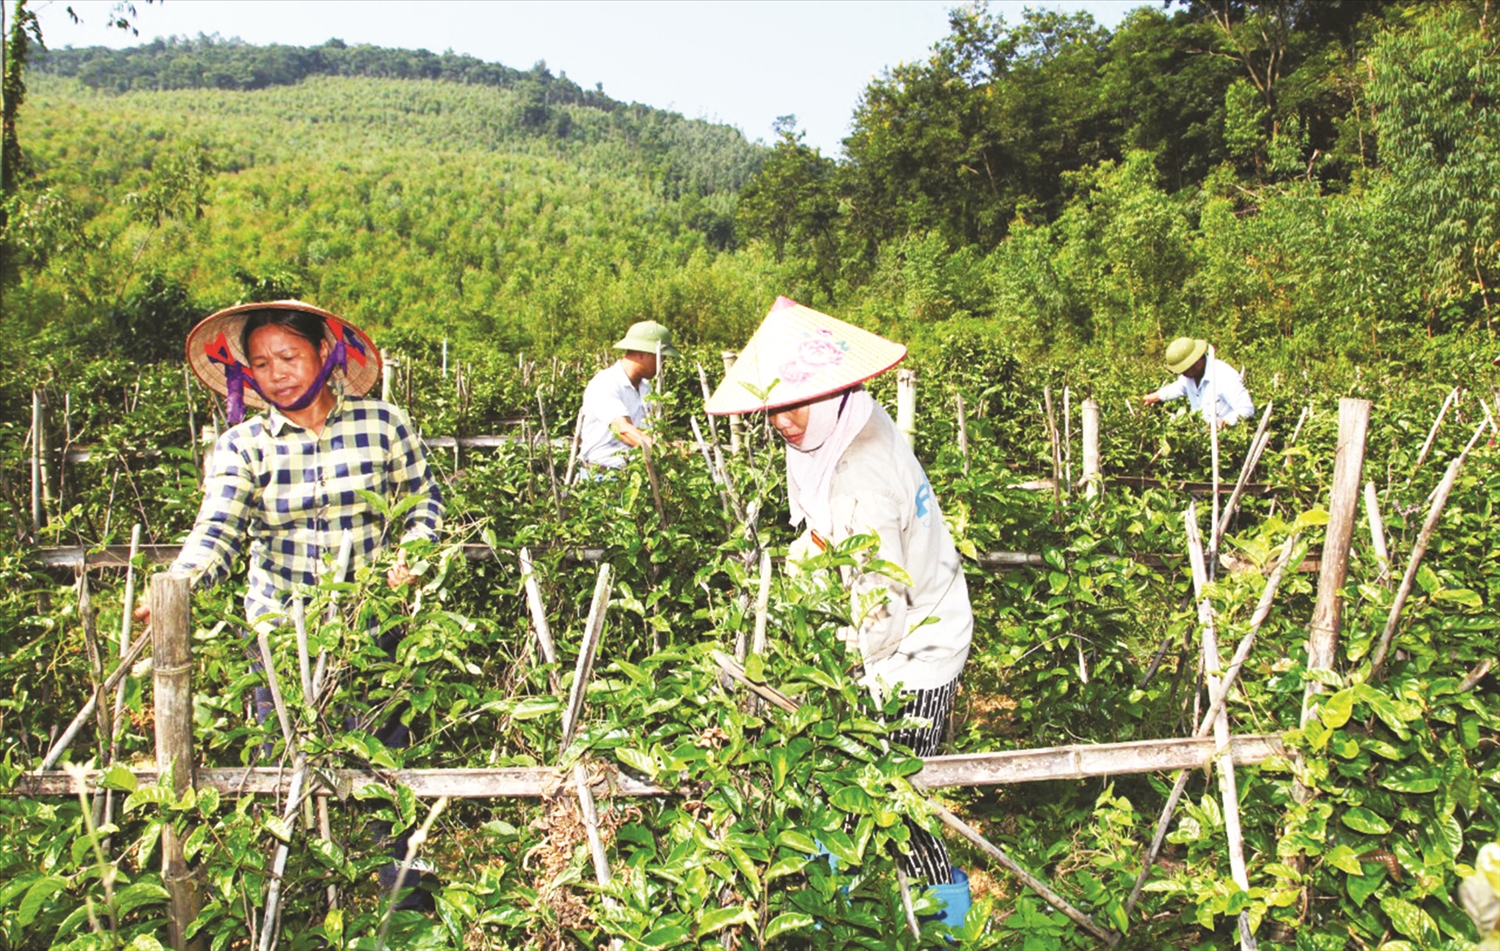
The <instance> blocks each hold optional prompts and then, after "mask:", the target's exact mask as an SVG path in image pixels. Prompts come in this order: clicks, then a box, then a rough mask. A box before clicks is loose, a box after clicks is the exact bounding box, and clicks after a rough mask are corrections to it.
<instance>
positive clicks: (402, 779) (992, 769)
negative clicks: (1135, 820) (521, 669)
mask: <svg viewBox="0 0 1500 951" xmlns="http://www.w3.org/2000/svg"><path fill="white" fill-rule="evenodd" d="M1230 751H1231V752H1232V753H1233V755H1234V761H1235V763H1236V764H1238V765H1243V766H1250V765H1254V764H1256V763H1263V762H1265V761H1266V760H1269V759H1271V758H1273V757H1276V756H1281V755H1283V754H1284V751H1283V748H1282V744H1281V737H1280V736H1279V735H1278V734H1251V735H1244V736H1236V737H1234V738H1233V741H1232V743H1231V744H1230ZM1213 754H1214V740H1213V738H1211V737H1201V738H1187V739H1181V738H1179V739H1169V740H1141V741H1138V742H1134V743H1107V744H1103V745H1097V746H1092V745H1088V744H1079V745H1075V746H1056V747H1050V748H1046V749H1037V750H1009V751H1006V752H1000V753H976V754H971V755H966V756H932V757H928V758H927V759H926V760H924V763H925V764H926V765H924V766H923V768H922V769H921V771H919V772H917V773H916V774H914V775H913V777H912V779H913V782H914V783H915V784H917V785H920V786H922V787H924V788H926V789H942V788H944V787H949V786H996V785H1003V784H1008V783H1033V782H1042V781H1045V780H1053V779H1087V778H1090V777H1093V776H1116V775H1125V774H1128V773H1152V772H1159V771H1162V770H1173V769H1193V768H1196V767H1199V766H1202V765H1203V764H1204V763H1206V762H1208V760H1209V759H1211V758H1212V757H1213ZM131 774H132V775H133V776H134V777H135V780H136V782H137V783H138V784H139V785H141V786H149V785H154V784H155V783H156V780H157V778H158V776H159V774H158V772H157V771H156V770H154V769H137V770H132V771H131ZM103 775H104V772H103V771H102V770H97V769H92V770H79V771H76V772H65V771H63V770H49V771H47V772H39V773H26V774H24V775H22V776H21V777H19V778H18V779H17V780H16V785H15V788H14V790H13V791H12V794H14V795H20V796H63V795H76V794H77V793H79V792H93V791H94V790H95V789H96V788H97V787H98V784H99V780H100V778H101V777H102V776H103ZM569 775H570V774H569V773H567V772H564V771H562V770H558V769H554V768H552V767H549V766H513V767H505V768H498V769H401V770H390V771H376V770H369V769H314V770H312V771H311V776H312V777H313V781H314V782H315V783H317V785H318V787H319V788H318V789H317V791H316V793H315V794H316V795H322V796H330V795H331V796H338V797H340V798H345V797H348V796H350V795H352V794H353V793H354V791H355V790H356V789H360V788H363V787H364V786H366V785H368V784H370V783H375V784H377V785H386V784H399V785H402V786H406V787H408V788H410V789H411V791H412V792H413V793H415V794H416V795H417V796H418V797H421V798H433V797H437V796H449V797H451V798H454V799H512V798H514V799H527V798H532V799H534V798H540V797H543V796H551V795H555V794H556V793H557V792H558V790H559V789H560V788H561V787H562V785H563V783H564V782H566V781H567V779H568V778H569ZM291 781H292V776H291V773H290V772H288V771H287V770H284V769H277V768H274V767H268V766H257V767H248V768H247V767H226V768H200V769H198V770H197V785H198V788H199V789H217V790H218V791H220V792H223V793H243V794H247V795H278V796H279V795H283V794H285V792H286V790H287V788H288V787H289V786H290V784H291ZM592 788H593V791H594V794H595V795H597V796H670V795H676V794H677V793H678V791H677V790H673V789H668V788H666V787H663V786H658V785H656V784H655V783H651V782H647V781H645V780H642V779H637V778H635V777H632V776H629V775H626V774H623V773H615V774H613V775H611V776H609V777H608V778H606V779H600V780H599V781H598V782H596V783H595V784H594V785H593V787H592Z"/></svg>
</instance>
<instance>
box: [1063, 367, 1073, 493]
mask: <svg viewBox="0 0 1500 951" xmlns="http://www.w3.org/2000/svg"><path fill="white" fill-rule="evenodd" d="M1062 445H1063V484H1064V485H1066V486H1067V487H1068V494H1069V495H1072V494H1073V404H1072V387H1070V386H1066V385H1064V386H1063V444H1062Z"/></svg>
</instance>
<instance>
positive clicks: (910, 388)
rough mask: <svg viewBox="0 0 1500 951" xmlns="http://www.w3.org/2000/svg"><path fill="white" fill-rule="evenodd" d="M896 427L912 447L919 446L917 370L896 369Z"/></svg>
mask: <svg viewBox="0 0 1500 951" xmlns="http://www.w3.org/2000/svg"><path fill="white" fill-rule="evenodd" d="M896 428H897V429H899V430H900V431H901V436H902V438H904V439H905V440H906V444H907V445H908V446H910V447H911V448H913V449H915V448H916V447H917V371H916V370H910V369H901V370H897V371H896Z"/></svg>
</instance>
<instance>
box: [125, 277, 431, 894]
mask: <svg viewBox="0 0 1500 951" xmlns="http://www.w3.org/2000/svg"><path fill="white" fill-rule="evenodd" d="M187 350H188V361H189V364H190V365H191V366H192V368H193V371H194V372H195V373H196V374H197V375H198V378H199V379H200V380H202V381H203V382H204V383H205V384H206V385H207V386H209V387H210V388H212V389H214V390H215V391H217V392H218V393H220V394H221V395H224V396H225V397H226V399H227V400H228V416H229V422H230V423H232V424H234V425H232V426H231V427H230V428H229V429H228V430H227V431H226V432H225V433H224V434H223V435H222V436H220V437H219V439H218V442H216V443H215V444H214V450H213V456H212V458H211V460H210V461H209V465H208V473H207V477H206V478H205V480H204V485H203V504H202V507H201V508H200V509H199V511H198V518H197V521H196V522H195V523H194V525H193V530H192V533H191V534H190V535H189V536H188V538H187V541H186V542H184V544H183V546H182V551H181V552H180V553H179V554H178V556H177V559H176V560H175V561H174V562H173V563H172V568H171V570H172V571H173V572H174V573H179V574H184V575H188V576H190V577H191V578H192V579H193V583H194V586H195V587H196V586H198V585H202V584H216V583H218V582H219V581H222V580H224V579H225V578H227V577H228V575H229V572H230V568H231V566H232V565H233V564H234V561H235V559H236V558H238V557H239V555H240V554H241V553H242V552H243V553H245V554H246V555H247V561H248V562H249V578H248V581H247V585H246V590H245V617H246V618H247V619H248V620H249V621H250V623H251V624H252V625H253V626H255V628H256V629H257V630H258V629H260V628H261V627H262V626H267V627H269V626H274V625H277V624H279V623H281V622H282V621H283V619H284V617H285V615H286V611H287V607H288V604H289V602H290V599H291V596H292V593H293V591H294V590H295V588H296V587H297V586H299V585H307V586H311V585H316V584H317V582H318V573H319V570H320V569H321V568H325V567H326V563H325V560H326V558H328V557H330V556H332V557H336V556H337V554H338V551H339V547H340V545H341V543H342V540H343V537H344V535H345V533H346V532H347V533H349V534H350V535H351V537H352V539H353V543H354V544H353V551H352V559H351V565H350V568H351V569H353V568H356V567H358V566H360V565H361V564H364V563H366V562H368V561H369V560H370V559H371V558H373V557H375V555H376V554H377V553H378V552H379V551H380V550H381V549H383V548H385V547H386V545H388V544H390V543H391V542H393V541H397V540H399V541H400V542H405V541H407V540H410V539H417V538H429V539H430V538H435V537H436V536H437V533H438V529H439V526H440V524H441V521H442V516H443V499H442V493H441V491H440V490H439V488H438V484H437V482H436V480H434V479H433V476H432V472H431V470H429V469H428V466H427V457H426V454H425V453H424V451H423V449H422V443H421V441H420V440H419V439H418V438H417V434H416V433H415V432H414V431H413V429H412V426H411V423H410V422H409V421H408V420H407V418H406V415H405V414H404V413H402V412H401V410H399V409H397V408H396V407H395V406H392V405H391V404H389V403H386V402H384V401H382V400H377V399H371V398H369V397H367V396H365V395H364V394H365V393H366V392H368V391H369V389H370V388H371V387H372V386H373V385H374V383H375V381H376V380H378V379H380V353H379V351H378V350H376V349H375V346H374V344H373V343H372V342H371V341H370V338H369V337H368V336H367V335H365V334H364V333H363V332H362V331H360V330H359V329H358V328H355V327H354V326H352V325H350V324H348V323H347V322H345V321H344V320H342V319H341V318H339V317H337V316H336V315H334V314H331V313H329V312H327V311H324V310H320V309H319V308H316V307H313V306H311V305H309V304H304V303H302V302H301V301H276V302H273V303H266V304H244V305H238V306H235V307H231V308H228V309H226V310H222V311H220V312H218V313H216V314H214V315H212V316H211V317H208V318H207V319H205V320H204V321H203V322H201V323H200V324H198V326H197V327H195V328H193V331H192V333H190V334H189V335H188V342H187ZM335 371H338V372H339V373H340V375H341V376H342V385H335V383H334V381H333V376H334V373H335ZM247 403H248V404H249V405H251V406H264V407H265V408H266V412H264V413H262V414H260V415H257V416H254V417H252V418H250V419H248V420H244V421H243V422H242V421H241V417H243V415H244V408H245V405H246V404H247ZM361 491H365V492H370V493H374V494H375V495H377V496H380V497H382V498H384V499H386V500H387V502H388V503H389V504H391V505H394V504H396V503H397V502H399V501H400V500H402V499H403V498H406V497H409V496H417V497H418V498H419V501H418V502H417V503H416V504H415V505H413V506H412V507H411V508H409V509H408V510H407V511H406V512H405V514H404V515H403V516H402V518H401V524H400V526H399V527H398V526H393V525H388V524H386V518H385V516H384V515H383V514H382V513H381V512H380V511H379V510H378V509H377V508H376V507H375V506H373V505H371V504H370V503H369V502H368V501H366V500H365V499H364V498H362V497H361V496H360V494H359V493H360V492H361ZM393 530H395V531H399V532H400V534H399V536H396V535H395V531H393ZM247 549H248V550H247ZM386 580H387V582H388V583H389V584H390V585H391V587H393V588H395V587H399V586H400V585H403V584H407V583H409V582H410V581H411V580H412V574H411V571H410V570H409V568H408V567H407V563H406V551H405V549H404V548H403V549H402V550H401V551H400V553H399V554H398V556H397V559H396V563H395V565H394V566H392V567H391V568H390V569H389V571H387V573H386ZM137 617H139V618H141V619H142V620H148V619H149V611H147V610H142V611H137ZM400 634H401V631H400V630H399V629H397V630H395V631H393V632H391V633H389V634H387V635H385V636H384V637H382V638H381V642H380V646H381V647H383V648H384V649H385V650H386V651H387V653H388V654H389V655H390V656H392V657H394V652H395V644H396V641H397V640H398V639H399V637H400ZM255 712H256V716H257V719H259V720H260V721H261V722H264V721H265V720H266V719H267V718H268V717H269V716H270V715H271V712H272V702H271V696H270V690H269V689H268V688H267V687H258V688H256V690H255ZM400 712H401V711H400V710H397V711H396V712H395V713H393V714H391V715H390V716H389V717H388V718H387V719H386V721H385V722H384V724H378V725H375V726H374V727H373V730H372V732H373V735H374V736H376V737H377V738H378V739H380V740H381V741H382V742H383V743H384V744H385V745H386V746H388V747H394V748H403V747H406V746H408V745H409V743H410V730H409V729H408V728H407V727H406V725H405V724H403V723H402V722H401V717H400ZM374 825H375V824H374V823H372V827H373V826H374ZM381 825H383V826H384V829H383V830H376V834H377V836H378V837H379V838H382V839H384V838H385V837H386V836H388V835H389V824H388V823H382V824H381ZM404 839H405V837H404V836H403V837H401V838H399V839H397V840H396V841H395V842H393V843H390V844H391V851H392V854H393V856H395V857H397V858H399V857H400V856H402V855H404V853H405V841H404ZM396 871H397V870H396V866H395V865H394V864H391V865H389V866H387V867H385V868H382V869H381V870H380V872H381V874H380V879H381V882H382V884H383V885H384V886H385V887H390V884H391V883H393V882H394V881H395V876H396ZM430 900H431V899H430V896H425V895H422V894H421V893H414V894H413V895H411V896H409V897H408V898H407V899H404V900H403V902H402V905H403V906H405V907H425V906H426V904H427V903H429V902H430Z"/></svg>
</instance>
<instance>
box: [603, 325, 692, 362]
mask: <svg viewBox="0 0 1500 951" xmlns="http://www.w3.org/2000/svg"><path fill="white" fill-rule="evenodd" d="M658 344H660V345H661V352H662V354H663V355H664V356H668V357H675V356H677V348H676V347H674V346H672V331H670V330H668V329H667V328H665V327H663V326H662V325H661V324H659V323H657V322H656V321H654V320H643V321H641V322H640V323H635V324H631V325H630V329H629V330H627V331H626V332H625V337H624V338H623V339H622V340H621V341H620V342H619V343H617V344H615V347H614V348H615V349H616V350H636V351H639V352H641V353H655V352H656V348H657V345H658Z"/></svg>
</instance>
